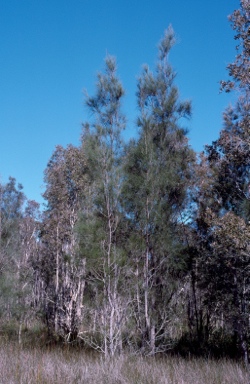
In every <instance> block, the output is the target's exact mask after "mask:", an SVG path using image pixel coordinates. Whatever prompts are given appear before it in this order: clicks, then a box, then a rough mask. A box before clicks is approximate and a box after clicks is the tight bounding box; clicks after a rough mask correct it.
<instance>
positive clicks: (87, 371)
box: [0, 340, 250, 384]
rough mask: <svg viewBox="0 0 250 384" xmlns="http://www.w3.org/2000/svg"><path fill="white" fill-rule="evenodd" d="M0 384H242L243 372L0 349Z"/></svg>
mask: <svg viewBox="0 0 250 384" xmlns="http://www.w3.org/2000/svg"><path fill="white" fill-rule="evenodd" d="M0 383H1V384H33V383H34V384H35V383H37V384H71V383H72V384H73V383H75V384H76V383H84V384H91V383H93V384H128V383H133V384H248V383H250V381H249V377H248V374H247V371H246V369H245V368H244V366H243V365H242V364H240V363H237V362H233V361H230V360H225V359H222V360H219V361H215V360H206V359H183V358H177V357H164V358H163V357H162V358H143V357H138V356H137V357H135V356H134V357H132V356H121V357H117V358H116V359H110V360H104V359H103V358H102V356H101V355H93V354H91V353H87V352H84V351H83V350H80V349H70V348H66V347H65V348H63V347H53V348H52V347H51V348H40V347H38V346H36V345H34V346H33V347H30V346H28V347H25V346H23V347H21V346H19V345H18V344H17V343H15V342H13V341H6V340H5V341H2V342H1V343H0Z"/></svg>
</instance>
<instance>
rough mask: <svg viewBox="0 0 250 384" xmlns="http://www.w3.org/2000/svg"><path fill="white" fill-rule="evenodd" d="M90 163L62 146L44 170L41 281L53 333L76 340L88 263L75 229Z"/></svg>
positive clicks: (79, 152) (79, 154)
mask: <svg viewBox="0 0 250 384" xmlns="http://www.w3.org/2000/svg"><path fill="white" fill-rule="evenodd" d="M85 167H86V163H85V157H84V155H83V153H82V151H81V150H80V149H78V148H76V147H73V146H68V147H67V148H66V149H64V148H62V147H60V146H58V147H57V148H56V150H55V152H54V154H53V155H52V157H51V160H50V162H49V164H48V166H47V169H46V170H45V182H46V184H47V185H46V191H45V193H44V197H45V199H46V200H47V202H48V205H47V210H46V211H45V212H44V217H43V225H42V228H41V235H40V238H41V245H42V246H41V253H42V256H41V259H40V263H39V271H40V280H41V281H42V284H43V286H44V291H45V295H44V311H45V318H46V322H47V326H48V330H49V331H50V332H53V333H55V334H56V335H57V336H61V337H63V338H64V340H66V341H71V340H73V339H75V338H76V337H77V335H78V332H79V326H80V323H81V320H82V312H83V308H82V300H83V292H84V285H85V279H84V277H85V260H84V259H83V258H81V257H80V256H79V253H78V242H77V234H76V232H75V226H76V223H77V221H78V214H79V209H80V204H81V199H82V195H83V193H84V190H85V182H86V176H85Z"/></svg>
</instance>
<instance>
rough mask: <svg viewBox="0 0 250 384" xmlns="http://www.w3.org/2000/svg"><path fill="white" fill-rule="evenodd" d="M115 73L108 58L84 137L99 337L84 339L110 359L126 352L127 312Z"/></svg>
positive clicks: (86, 244)
mask: <svg viewBox="0 0 250 384" xmlns="http://www.w3.org/2000/svg"><path fill="white" fill-rule="evenodd" d="M116 71H117V68H116V62H115V59H114V58H112V57H107V58H106V60H105V72H104V73H100V74H98V80H97V84H96V95H95V96H94V97H89V96H87V99H86V105H87V107H88V109H89V110H90V112H91V113H92V115H93V121H92V123H91V124H89V123H86V124H84V126H83V136H82V145H83V151H84V153H85V154H86V158H87V165H88V174H89V193H88V194H86V195H85V201H84V204H83V211H82V225H81V226H80V236H81V239H82V253H83V255H84V256H85V257H86V259H87V261H86V263H87V264H86V267H87V271H88V288H89V290H90V292H91V295H92V296H91V297H92V305H90V312H89V316H90V317H91V320H92V324H95V325H94V329H95V335H97V337H91V338H86V337H85V340H86V341H87V342H89V343H90V344H91V345H92V346H94V347H95V348H96V349H98V350H100V351H102V352H104V353H105V355H106V356H107V355H112V356H113V355H114V354H115V353H116V352H119V351H121V349H122V332H123V323H124V321H125V308H126V305H125V300H124V296H123V293H122V278H121V273H122V268H123V253H122V250H121V246H120V244H121V241H122V240H121V238H120V232H121V231H120V226H121V218H122V215H121V210H120V190H121V182H122V173H121V159H122V139H121V132H122V130H123V129H124V127H125V118H124V116H123V114H122V112H121V100H122V97H123V95H124V90H123V88H122V85H121V83H120V81H119V79H118V77H117V75H116Z"/></svg>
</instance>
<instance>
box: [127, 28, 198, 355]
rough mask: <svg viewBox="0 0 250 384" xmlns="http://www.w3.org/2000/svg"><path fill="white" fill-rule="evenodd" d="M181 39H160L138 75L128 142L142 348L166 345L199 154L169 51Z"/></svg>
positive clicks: (136, 309)
mask: <svg viewBox="0 0 250 384" xmlns="http://www.w3.org/2000/svg"><path fill="white" fill-rule="evenodd" d="M174 43H175V38H174V32H173V29H172V27H169V28H168V30H167V31H166V33H165V35H164V37H163V39H162V40H161V42H160V45H159V57H158V63H157V67H156V71H155V73H153V72H151V71H150V70H149V68H148V67H147V66H145V67H144V70H143V73H142V75H141V77H140V78H139V81H138V92H137V100H138V107H139V111H140V116H139V118H138V126H139V128H140V132H139V139H138V141H137V142H136V141H132V142H131V143H130V146H129V148H128V153H127V163H126V174H125V185H124V200H125V210H126V214H127V217H128V219H129V221H130V226H131V228H132V232H133V234H132V236H131V237H130V241H131V242H132V243H131V258H132V259H133V263H134V275H135V278H136V280H135V287H134V295H135V299H134V302H135V306H134V309H133V313H134V318H135V322H136V325H137V333H139V335H140V339H141V343H142V351H144V352H146V353H149V354H155V353H157V352H159V351H164V350H166V349H167V348H168V347H169V345H168V344H167V343H166V340H167V339H168V337H169V335H170V332H169V329H170V327H169V323H170V320H171V311H172V307H171V301H172V299H173V298H174V296H175V294H176V290H177V289H176V286H177V284H176V282H177V280H178V279H177V276H178V273H179V272H177V271H179V270H181V265H182V263H183V258H182V256H181V252H180V250H181V248H182V245H181V242H180V241H179V240H180V239H179V237H178V229H179V227H180V226H181V222H182V219H183V217H184V216H185V209H186V207H187V199H188V188H189V186H190V178H191V164H192V163H193V161H194V153H193V151H192V150H191V149H190V147H189V145H188V139H187V137H186V130H185V129H184V128H182V127H181V125H180V123H181V121H182V120H183V119H184V118H188V117H189V116H190V114H191V105H190V102H189V101H184V102H182V101H179V94H178V90H177V88H176V86H175V85H174V79H175V73H174V71H173V69H172V67H171V66H170V64H169V62H168V55H169V52H170V50H171V48H172V47H173V45H174Z"/></svg>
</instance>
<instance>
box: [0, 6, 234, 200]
mask: <svg viewBox="0 0 250 384" xmlns="http://www.w3.org/2000/svg"><path fill="white" fill-rule="evenodd" d="M239 3H240V2H239V0H210V1H201V0H174V1H173V0H154V1H152V0H151V1H149V0H105V1H104V0H0V69H1V70H0V103H1V108H0V176H1V181H2V182H6V181H7V179H8V177H9V176H13V177H15V178H16V179H17V181H18V182H20V183H22V184H23V186H24V192H25V194H26V195H27V197H28V198H29V199H35V200H37V201H38V202H41V201H42V198H41V193H42V192H43V171H44V169H45V168H46V165H47V162H48V160H49V158H50V156H51V154H52V152H53V150H54V148H55V146H56V145H57V144H61V145H63V146H66V145H67V144H69V143H72V144H75V145H78V143H79V137H80V134H81V123H82V122H84V121H86V120H88V117H89V115H88V113H87V111H86V110H85V108H84V106H83V101H84V96H83V89H87V91H88V93H89V94H93V92H94V84H95V81H96V73H97V72H98V71H99V70H102V68H103V59H104V58H105V55H106V53H107V52H108V53H109V54H112V55H114V56H116V57H117V62H118V69H119V71H118V72H119V77H120V78H121V80H122V83H123V85H124V88H125V89H126V97H125V100H124V111H125V113H126V114H127V117H128V126H127V137H131V136H133V135H134V134H135V132H136V129H135V124H134V121H135V118H136V115H137V110H136V102H135V100H136V99H135V91H136V78H137V76H138V75H139V74H140V72H141V68H142V65H143V64H145V63H147V64H149V66H150V67H151V68H153V66H154V63H155V61H156V56H157V44H158V42H159V40H160V38H161V37H162V36H163V33H164V30H165V29H166V28H167V27H168V25H169V24H170V23H171V24H172V25H173V28H174V30H175V32H176V35H177V37H178V44H177V45H176V46H175V47H174V48H173V51H172V53H171V55H170V62H171V64H172V65H173V67H174V68H175V70H176V72H177V73H178V75H177V78H176V84H177V86H178V87H179V89H180V94H181V97H182V98H183V99H186V98H188V99H191V100H192V102H193V117H192V120H191V121H190V123H189V128H190V133H189V137H190V143H191V145H192V146H193V148H194V149H195V150H197V151H201V150H202V149H203V146H204V145H205V144H209V143H211V142H212V140H215V139H216V138H217V137H218V133H219V131H220V129H221V127H222V113H223V110H224V109H225V107H226V106H227V105H228V104H229V102H230V100H232V97H233V95H225V94H219V81H220V80H221V79H225V78H227V71H226V65H227V64H228V63H230V62H231V61H233V60H234V57H235V41H234V39H233V36H234V32H233V31H232V29H231V27H230V24H229V22H228V20H227V16H228V15H229V14H230V13H232V11H233V10H234V9H237V8H239Z"/></svg>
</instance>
